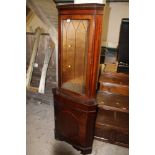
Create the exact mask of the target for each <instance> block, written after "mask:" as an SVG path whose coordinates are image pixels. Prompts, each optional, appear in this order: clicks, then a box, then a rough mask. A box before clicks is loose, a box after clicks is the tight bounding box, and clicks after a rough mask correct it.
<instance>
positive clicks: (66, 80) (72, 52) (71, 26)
mask: <svg viewBox="0 0 155 155" xmlns="http://www.w3.org/2000/svg"><path fill="white" fill-rule="evenodd" d="M88 28H89V21H88V20H71V19H66V20H62V49H61V50H62V60H61V61H62V73H61V74H62V75H61V76H62V81H61V82H62V88H65V89H68V90H71V91H74V92H76V93H79V94H85V85H86V84H85V83H86V62H87V55H86V53H87V44H88V41H87V38H88Z"/></svg>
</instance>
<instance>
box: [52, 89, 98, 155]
mask: <svg viewBox="0 0 155 155" xmlns="http://www.w3.org/2000/svg"><path fill="white" fill-rule="evenodd" d="M53 94H54V112H55V138H56V139H57V140H62V141H66V142H68V143H69V144H71V145H72V146H73V147H75V148H76V149H77V150H80V151H81V153H83V154H86V153H91V151H92V143H93V137H94V127H95V119H96V109H97V105H96V103H95V102H94V100H93V101H92V100H91V101H90V100H87V101H85V100H81V99H80V100H77V99H75V98H74V97H68V96H66V95H65V94H63V93H61V92H59V90H58V89H54V90H53Z"/></svg>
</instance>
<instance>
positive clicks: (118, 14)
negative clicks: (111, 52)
mask: <svg viewBox="0 0 155 155" xmlns="http://www.w3.org/2000/svg"><path fill="white" fill-rule="evenodd" d="M128 17H129V3H128V2H110V3H107V4H106V5H105V9H104V16H103V32H102V46H106V47H112V48H116V47H117V45H118V40H119V32H120V24H121V19H122V18H128Z"/></svg>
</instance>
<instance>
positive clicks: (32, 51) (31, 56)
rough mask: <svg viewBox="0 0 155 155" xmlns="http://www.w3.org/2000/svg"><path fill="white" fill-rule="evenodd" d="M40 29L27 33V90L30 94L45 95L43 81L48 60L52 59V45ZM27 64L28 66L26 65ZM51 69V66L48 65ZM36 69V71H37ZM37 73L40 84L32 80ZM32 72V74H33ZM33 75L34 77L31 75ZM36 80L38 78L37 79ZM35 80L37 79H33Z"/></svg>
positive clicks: (47, 35) (47, 36)
mask: <svg viewBox="0 0 155 155" xmlns="http://www.w3.org/2000/svg"><path fill="white" fill-rule="evenodd" d="M42 32H43V30H42V29H41V28H39V27H38V28H37V29H36V31H35V34H34V33H27V68H28V69H27V79H26V80H27V81H26V82H27V83H26V87H27V90H29V91H31V92H39V93H42V94H44V93H45V80H46V74H47V69H48V66H49V63H50V58H51V57H54V55H53V54H54V47H55V45H54V43H53V42H52V40H51V38H50V37H49V34H46V33H42ZM28 64H29V65H28ZM50 67H51V64H50ZM37 68H38V69H37ZM36 71H37V76H38V75H39V80H40V83H38V82H37V83H38V84H37V86H36V84H35V86H34V84H33V83H34V82H33V81H34V78H35V76H34V75H35V74H36ZM33 72H34V73H33ZM33 74H34V75H33ZM37 78H38V77H37ZM35 80H37V79H35Z"/></svg>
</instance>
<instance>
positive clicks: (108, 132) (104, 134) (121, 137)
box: [95, 126, 129, 147]
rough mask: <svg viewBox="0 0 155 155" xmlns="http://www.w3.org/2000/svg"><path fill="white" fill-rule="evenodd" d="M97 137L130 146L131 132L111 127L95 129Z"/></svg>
mask: <svg viewBox="0 0 155 155" xmlns="http://www.w3.org/2000/svg"><path fill="white" fill-rule="evenodd" d="M95 139H98V140H101V141H105V142H108V143H112V144H116V145H120V146H124V147H128V146H129V133H128V132H123V131H117V130H114V129H111V128H109V127H103V126H102V128H97V127H96V129H95Z"/></svg>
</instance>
